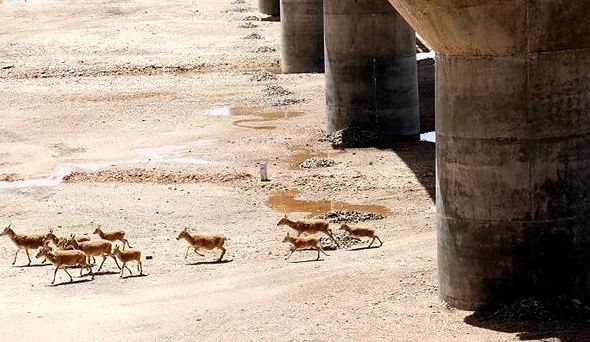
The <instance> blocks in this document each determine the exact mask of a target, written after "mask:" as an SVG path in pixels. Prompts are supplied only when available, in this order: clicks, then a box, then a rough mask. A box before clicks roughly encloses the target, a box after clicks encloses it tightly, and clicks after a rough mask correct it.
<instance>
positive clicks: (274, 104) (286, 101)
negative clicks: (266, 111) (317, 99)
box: [270, 98, 305, 107]
mask: <svg viewBox="0 0 590 342" xmlns="http://www.w3.org/2000/svg"><path fill="white" fill-rule="evenodd" d="M302 102H305V100H303V99H292V98H286V99H274V100H272V101H271V102H270V105H271V106H272V107H281V106H290V105H294V104H298V103H302Z"/></svg>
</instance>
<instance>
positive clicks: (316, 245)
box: [283, 233, 329, 261]
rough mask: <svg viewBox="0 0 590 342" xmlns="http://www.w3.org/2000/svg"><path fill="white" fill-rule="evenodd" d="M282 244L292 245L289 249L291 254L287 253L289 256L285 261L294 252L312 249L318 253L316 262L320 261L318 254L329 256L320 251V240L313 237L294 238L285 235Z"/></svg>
mask: <svg viewBox="0 0 590 342" xmlns="http://www.w3.org/2000/svg"><path fill="white" fill-rule="evenodd" d="M283 242H288V243H290V244H291V245H293V246H292V247H291V253H289V256H288V257H287V258H286V259H285V260H289V258H290V257H291V255H293V253H294V252H295V251H302V250H305V249H313V250H316V251H317V252H318V257H317V259H316V261H317V260H320V252H322V253H324V255H326V256H329V255H328V254H327V253H326V252H325V251H324V250H323V249H322V246H321V245H320V239H319V238H317V237H313V236H309V237H307V236H306V237H294V236H289V233H287V236H285V238H284V239H283Z"/></svg>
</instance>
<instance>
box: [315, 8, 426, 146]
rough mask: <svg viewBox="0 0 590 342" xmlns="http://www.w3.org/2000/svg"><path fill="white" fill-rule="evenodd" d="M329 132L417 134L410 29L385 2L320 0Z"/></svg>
mask: <svg viewBox="0 0 590 342" xmlns="http://www.w3.org/2000/svg"><path fill="white" fill-rule="evenodd" d="M324 32H325V47H326V49H325V61H326V63H325V65H326V70H325V72H326V104H327V119H328V120H327V121H328V124H327V125H328V127H327V129H328V131H329V132H334V131H339V130H357V131H360V132H367V133H369V134H378V135H379V137H380V138H379V141H376V143H380V142H383V140H389V139H396V138H398V137H403V136H415V135H417V134H418V133H419V131H420V116H419V108H418V84H417V66H416V39H415V32H414V30H413V29H412V28H411V27H410V26H409V25H408V24H407V23H406V21H405V20H404V19H403V18H402V17H401V16H400V15H399V14H398V13H397V12H396V11H395V10H394V9H393V8H392V7H391V6H390V4H389V3H388V2H387V0H365V1H356V0H324ZM361 134H362V133H361Z"/></svg>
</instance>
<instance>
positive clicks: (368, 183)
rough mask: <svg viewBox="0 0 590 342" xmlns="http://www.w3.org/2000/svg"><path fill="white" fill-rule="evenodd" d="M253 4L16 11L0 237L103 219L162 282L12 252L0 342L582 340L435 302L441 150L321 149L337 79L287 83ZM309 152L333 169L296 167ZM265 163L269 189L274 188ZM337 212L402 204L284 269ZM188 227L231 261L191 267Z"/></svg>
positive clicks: (7, 80)
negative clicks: (296, 241) (216, 238)
mask: <svg viewBox="0 0 590 342" xmlns="http://www.w3.org/2000/svg"><path fill="white" fill-rule="evenodd" d="M255 5H256V1H255V0H244V1H243V0H235V1H231V0H222V1H213V0H201V1H184V0H183V1H180V0H178V1H166V2H163V1H153V0H142V1H139V0H132V1H106V0H103V1H100V0H87V1H37V2H33V3H28V4H10V5H0V23H1V24H0V180H3V182H0V188H3V189H0V225H2V227H4V226H5V225H7V224H8V223H9V222H11V223H12V225H13V227H14V228H15V230H17V231H20V232H22V231H28V232H46V231H47V230H48V228H49V227H53V228H54V230H55V232H56V233H57V234H58V235H68V234H69V233H72V232H75V233H84V232H87V233H90V232H91V231H92V229H93V227H94V225H96V224H99V223H101V224H103V225H105V226H107V227H116V228H122V229H124V230H126V231H127V235H128V238H129V239H130V241H131V244H132V245H133V246H134V247H137V248H140V249H141V250H142V251H143V253H144V256H151V257H152V258H151V259H150V260H145V261H144V269H145V272H146V274H147V276H145V277H133V278H126V279H123V280H122V279H120V278H119V277H118V275H117V274H114V272H115V271H117V269H116V267H115V265H114V264H112V263H111V262H109V261H107V263H106V265H107V269H108V270H109V271H112V272H107V273H105V274H102V275H99V276H97V277H96V279H95V280H94V281H84V278H82V279H79V278H76V282H75V283H73V284H68V283H67V278H66V276H65V274H64V273H58V282H60V283H64V282H66V283H65V284H63V286H61V285H60V286H50V285H49V283H50V281H51V276H52V273H53V267H51V266H41V267H21V266H20V265H23V264H26V256H25V255H24V253H23V254H21V255H19V260H18V262H17V266H16V267H13V266H11V265H10V263H11V261H12V257H13V255H14V252H15V247H14V245H13V244H12V243H11V242H10V240H9V239H7V238H4V237H3V238H2V240H0V322H2V332H3V336H2V338H0V339H1V340H5V341H29V340H38V339H39V338H40V337H41V336H43V338H44V340H46V341H56V340H82V341H91V340H99V341H121V340H131V341H136V340H137V341H139V340H141V341H160V340H171V341H179V340H206V341H219V340H221V341H229V340H235V341H340V340H344V341H350V340H363V341H443V340H444V341H447V340H457V341H512V340H519V339H521V340H534V339H542V338H545V339H547V340H560V339H561V340H564V341H565V340H568V341H573V340H575V339H576V338H577V337H579V335H578V333H579V329H578V328H577V327H575V326H574V327H568V326H560V327H559V329H558V328H555V327H551V326H550V325H547V324H542V325H539V326H531V325H523V326H481V324H477V323H474V322H472V320H470V318H469V316H470V314H471V313H469V312H462V311H457V310H453V309H451V308H448V307H446V306H445V305H444V304H443V303H442V302H441V301H440V300H439V299H438V296H437V275H436V234H435V231H434V225H435V206H434V200H433V197H434V144H432V143H428V142H416V143H406V144H404V145H400V146H398V147H395V148H392V149H384V150H378V149H363V150H354V149H349V150H342V151H334V150H332V149H331V148H330V146H329V144H328V143H326V142H321V141H320V139H321V137H322V136H323V132H322V128H323V127H324V118H323V108H324V106H323V103H324V97H323V87H324V80H323V75H278V74H275V72H276V71H277V70H278V68H279V59H280V24H279V23H278V22H272V21H265V20H260V19H262V18H264V16H262V15H261V14H259V13H257V11H256V6H255ZM245 19H248V20H245ZM312 156H325V157H329V158H331V159H333V160H335V161H336V165H335V166H333V167H331V168H325V169H301V168H299V167H297V163H298V162H299V161H302V160H304V159H306V158H308V157H312ZM260 162H266V163H268V166H269V173H270V178H271V181H270V182H267V183H262V182H260V181H259V179H258V178H257V174H258V163H260ZM72 172H73V173H72ZM66 174H67V175H68V176H67V177H66V180H65V182H64V183H60V179H61V177H58V175H66ZM30 185H42V186H30ZM281 191H283V192H281ZM284 191H297V193H289V192H284ZM288 194H292V196H291V197H289V196H288ZM273 196H274V197H273ZM277 196H278V198H283V200H282V202H281V201H279V202H276V201H274V202H273V201H270V202H269V198H277ZM285 198H287V199H285ZM306 200H307V201H308V202H306ZM326 203H328V206H329V207H332V208H335V209H337V208H339V207H340V206H342V207H347V205H346V204H347V203H348V204H356V205H365V206H367V208H369V209H370V208H376V209H377V208H383V207H385V208H386V209H387V210H388V211H390V213H389V214H388V216H387V218H386V219H384V220H379V221H373V222H368V223H367V224H368V225H372V226H374V227H376V228H377V229H378V231H379V234H380V236H381V239H382V240H383V241H384V245H383V246H382V247H381V248H371V249H360V250H337V251H332V252H330V253H329V254H330V256H327V257H323V258H322V260H321V261H318V262H307V261H309V260H313V258H314V254H313V253H312V252H303V253H299V254H296V255H294V257H293V258H292V260H290V261H291V262H287V261H285V260H284V258H285V256H286V255H287V252H288V246H287V245H285V244H283V243H281V241H282V238H283V237H284V235H285V233H286V232H287V229H285V228H283V227H277V226H276V223H277V221H278V220H279V219H280V218H281V217H282V216H283V215H284V214H285V213H287V212H289V213H290V215H291V216H292V217H296V218H297V217H306V216H310V215H312V214H317V213H320V212H321V211H322V210H323V211H325V209H326ZM184 226H189V227H191V228H192V229H193V230H194V231H211V232H212V231H216V232H221V233H224V234H226V235H227V236H228V237H229V241H228V244H227V247H228V253H227V254H226V258H225V259H226V262H224V263H219V264H216V263H210V261H213V260H215V258H216V256H217V254H216V252H211V253H207V255H206V257H205V258H202V257H199V256H196V255H194V254H193V255H191V256H190V257H189V259H188V260H186V261H185V260H184V252H185V249H186V245H185V243H184V242H182V241H176V239H175V238H176V236H177V235H178V232H179V231H180V230H181V229H182V228H183V227H184ZM333 228H334V229H336V228H337V226H333ZM38 263H39V261H38V260H34V264H38ZM35 266H36V265H35ZM132 269H133V270H135V269H134V268H132ZM74 273H76V272H74Z"/></svg>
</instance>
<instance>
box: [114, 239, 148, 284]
mask: <svg viewBox="0 0 590 342" xmlns="http://www.w3.org/2000/svg"><path fill="white" fill-rule="evenodd" d="M113 254H114V255H115V256H116V257H117V258H119V260H121V262H122V263H123V265H122V266H121V278H123V271H124V270H125V269H127V271H129V274H133V272H131V270H130V269H129V267H127V263H128V262H130V261H137V271H139V275H143V265H142V264H141V251H140V250H138V249H128V250H120V249H119V246H117V245H115V249H114V250H113Z"/></svg>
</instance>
